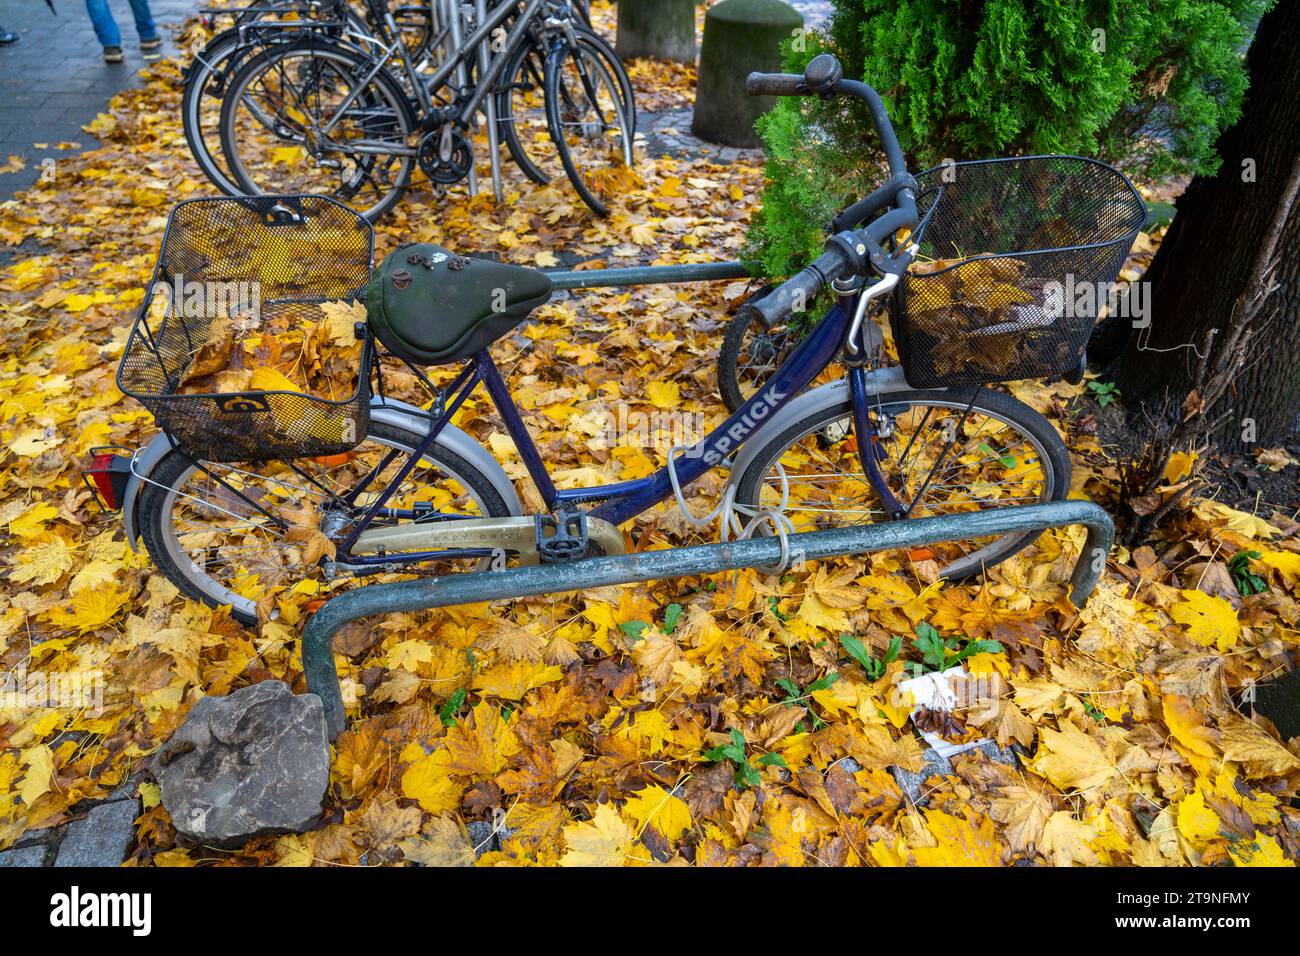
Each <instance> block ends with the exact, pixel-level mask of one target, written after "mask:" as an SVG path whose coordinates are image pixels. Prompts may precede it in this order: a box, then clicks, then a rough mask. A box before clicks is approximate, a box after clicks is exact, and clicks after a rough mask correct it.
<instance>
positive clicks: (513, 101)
mask: <svg viewBox="0 0 1300 956" xmlns="http://www.w3.org/2000/svg"><path fill="white" fill-rule="evenodd" d="M577 32H578V34H579V35H581V36H582V37H584V38H585V39H587V40H588V41H590V42H591V44H592V49H593V50H594V51H599V53H600V55H601V56H602V57H603V58H604V60H605V65H606V66H607V67H608V68H609V71H610V73H611V75H613V76H614V77H615V78H616V79H617V80H618V83H619V87H620V91H621V94H620V99H621V101H622V103H623V112H624V114H625V116H626V117H627V121H628V126H629V128H630V129H631V130H632V132H633V134H634V135H635V133H636V99H635V94H634V93H633V90H632V80H631V79H630V78H629V77H628V75H627V71H626V70H625V69H624V68H623V64H622V62H621V61H620V60H619V58H618V55H617V54H616V53H615V52H614V48H613V47H611V46H610V45H609V44H608V43H606V42H605V41H604V40H603V39H602V38H601V37H599V36H597V35H596V34H594V33H589V32H588V31H586V30H583V29H581V28H578V30H577ZM502 76H503V77H505V80H504V82H503V83H502V84H501V85H500V86H499V87H498V89H497V91H496V94H495V95H496V102H497V124H498V126H499V127H500V133H501V139H502V141H503V142H504V143H505V144H506V148H507V149H508V150H509V151H510V157H511V158H512V159H513V160H514V161H515V163H516V165H518V166H519V168H520V169H521V170H523V172H524V175H525V176H527V177H528V178H529V179H531V180H532V181H533V182H535V183H538V184H539V185H542V186H545V185H546V184H547V183H549V182H550V181H551V180H552V179H555V178H556V177H558V176H563V175H566V173H565V171H564V165H563V163H562V162H561V161H560V156H559V153H558V152H557V151H556V148H555V142H554V140H552V139H551V130H550V121H549V119H548V118H547V112H546V98H545V79H546V55H545V53H544V52H543V50H542V49H541V48H540V47H538V45H537V44H536V43H531V42H529V43H522V44H520V45H519V48H518V49H517V50H515V52H514V53H513V54H512V55H511V60H510V63H509V64H507V66H506V68H505V70H504V71H503V72H502Z"/></svg>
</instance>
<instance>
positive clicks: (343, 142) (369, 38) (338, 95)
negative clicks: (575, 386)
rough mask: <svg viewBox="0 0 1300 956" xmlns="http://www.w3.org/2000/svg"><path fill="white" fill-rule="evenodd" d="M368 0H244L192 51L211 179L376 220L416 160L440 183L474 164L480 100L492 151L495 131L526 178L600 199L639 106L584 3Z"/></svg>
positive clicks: (193, 98) (189, 85) (615, 179)
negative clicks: (279, 0)
mask: <svg viewBox="0 0 1300 956" xmlns="http://www.w3.org/2000/svg"><path fill="white" fill-rule="evenodd" d="M362 6H363V9H364V14H359V13H358V12H357V11H355V10H353V9H351V8H350V7H348V6H347V5H346V4H345V3H342V2H329V3H314V4H309V5H307V6H303V5H302V4H301V3H291V4H271V5H267V6H260V7H250V8H247V9H246V10H245V11H242V12H241V13H240V14H239V16H238V18H237V22H236V24H235V26H233V27H231V28H230V29H228V30H225V31H222V32H221V33H219V34H217V35H216V36H215V37H214V38H213V39H212V40H211V41H210V42H209V43H208V45H207V46H206V47H205V48H204V50H203V51H201V53H200V54H198V55H197V56H196V58H195V62H194V64H193V65H192V66H191V68H190V69H189V71H188V72H187V78H186V91H185V97H184V100H183V103H182V112H183V120H184V125H185V132H186V138H187V141H188V142H189V144H190V148H191V150H192V152H193V153H194V155H195V159H196V160H197V161H198V163H199V165H200V167H201V168H202V169H203V171H204V173H205V174H206V175H207V176H208V178H209V179H210V180H212V182H213V183H214V185H216V186H217V187H218V188H219V189H221V190H222V191H223V192H225V193H227V194H228V195H262V194H285V193H307V192H310V193H314V194H320V195H329V196H333V197H334V198H337V199H339V200H341V201H343V202H345V203H347V204H349V205H351V206H353V207H355V208H357V209H358V210H360V211H361V212H362V213H363V214H364V215H365V216H366V217H367V218H368V219H371V220H374V219H376V218H378V217H379V216H382V215H383V214H384V213H385V212H387V211H389V210H390V209H392V208H393V206H394V205H395V204H396V203H397V202H398V201H399V200H400V198H401V196H402V194H403V192H404V191H405V190H406V189H407V188H408V186H409V185H410V183H411V179H412V175H413V173H414V170H415V168H416V167H419V168H420V169H421V170H422V171H423V172H424V173H425V175H426V176H427V177H428V178H429V179H430V180H431V181H432V182H434V183H438V184H440V185H453V184H456V183H459V182H462V181H464V180H466V179H468V178H470V177H471V176H472V175H473V170H474V166H475V161H476V159H477V157H476V156H475V152H474V132H475V130H476V128H478V122H479V118H480V114H483V115H485V116H486V117H487V120H488V123H487V133H488V137H487V138H488V146H489V151H490V152H491V154H492V155H491V157H490V158H491V159H492V160H493V161H494V162H495V158H496V152H497V145H498V143H502V144H504V145H505V146H506V148H507V150H508V152H509V155H510V156H511V158H512V159H513V160H514V161H515V163H516V164H517V165H518V166H519V167H520V168H521V169H522V170H523V172H524V173H525V175H526V176H528V177H529V178H530V179H532V180H533V181H534V182H538V183H541V184H545V183H547V182H549V181H551V180H552V179H553V178H556V177H558V176H561V175H564V176H567V177H568V178H569V180H570V181H571V182H572V183H573V185H574V187H575V189H576V190H577V192H578V194H579V196H580V197H581V198H582V199H583V201H584V202H586V203H587V205H589V206H590V207H591V208H592V209H593V210H594V211H596V212H597V213H600V214H602V215H603V214H604V213H606V212H607V211H608V200H609V198H610V196H612V195H613V194H614V192H615V191H616V189H617V186H618V184H619V182H621V177H620V176H619V175H618V173H619V171H620V170H623V169H626V168H627V167H628V166H630V165H631V163H632V159H633V156H632V146H633V137H634V133H635V126H636V110H635V103H634V101H633V93H632V85H631V81H630V80H629V79H628V77H627V73H626V71H625V70H624V69H623V66H622V64H621V63H620V62H619V60H618V57H617V56H616V55H615V54H614V51H613V49H612V48H611V47H610V46H609V44H608V43H606V42H605V41H604V40H603V39H602V38H600V37H599V36H597V35H596V34H595V33H594V32H592V30H591V29H590V26H589V24H588V21H587V17H586V11H585V7H584V6H582V5H580V4H571V3H569V2H559V0H504V2H499V3H496V4H494V5H489V4H487V3H486V2H484V0H479V2H478V3H477V4H475V5H473V6H470V5H461V4H456V3H454V2H453V0H435V2H434V3H433V4H432V5H430V6H429V7H427V8H425V7H410V6H397V7H391V8H390V7H389V6H386V5H385V4H384V3H383V0H364V3H363V4H362ZM467 11H472V14H473V15H467ZM218 144H219V148H218Z"/></svg>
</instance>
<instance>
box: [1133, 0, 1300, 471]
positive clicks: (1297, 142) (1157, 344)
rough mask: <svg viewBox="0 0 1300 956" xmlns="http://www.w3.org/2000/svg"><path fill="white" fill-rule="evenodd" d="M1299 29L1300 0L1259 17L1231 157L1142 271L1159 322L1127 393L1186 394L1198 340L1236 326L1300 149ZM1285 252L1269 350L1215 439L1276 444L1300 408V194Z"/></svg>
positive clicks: (1265, 339) (1252, 366)
mask: <svg viewBox="0 0 1300 956" xmlns="http://www.w3.org/2000/svg"><path fill="white" fill-rule="evenodd" d="M1298 39H1300V3H1296V2H1283V3H1279V4H1277V6H1275V7H1274V8H1273V10H1272V11H1271V12H1270V13H1268V14H1267V15H1266V16H1265V17H1264V18H1263V20H1262V21H1261V22H1260V24H1259V30H1258V31H1257V33H1256V35H1255V40H1254V42H1253V43H1252V44H1251V47H1250V51H1249V53H1248V55H1247V59H1246V65H1247V69H1248V71H1249V74H1250V88H1249V91H1248V92H1247V94H1246V102H1245V105H1244V107H1243V110H1242V115H1241V118H1240V119H1239V120H1238V121H1237V123H1236V125H1234V126H1233V127H1232V128H1230V129H1228V130H1227V131H1225V132H1224V133H1223V135H1222V136H1221V137H1220V139H1219V144H1218V146H1219V155H1220V156H1221V157H1222V159H1223V165H1222V167H1221V168H1220V170H1219V173H1218V175H1216V176H1213V177H1201V176H1198V177H1196V178H1195V179H1193V180H1192V182H1191V184H1190V185H1189V186H1188V187H1187V191H1186V192H1185V193H1184V194H1183V195H1182V197H1180V198H1179V200H1178V204H1177V208H1178V213H1177V216H1176V218H1175V219H1174V221H1173V224H1172V225H1171V226H1170V227H1169V231H1168V232H1167V233H1166V234H1165V239H1164V242H1163V243H1162V244H1161V247H1160V251H1159V252H1157V253H1156V256H1155V259H1154V260H1153V261H1152V263H1151V268H1150V269H1149V270H1148V272H1147V274H1146V276H1144V277H1143V278H1144V280H1145V281H1147V282H1149V283H1150V290H1151V304H1152V314H1151V327H1150V328H1149V329H1146V330H1140V329H1135V330H1133V331H1132V332H1131V333H1130V334H1129V337H1128V344H1127V346H1126V348H1125V352H1124V355H1123V358H1122V361H1121V364H1120V368H1119V374H1118V381H1119V385H1120V391H1121V393H1122V394H1123V395H1124V397H1125V399H1126V400H1130V401H1131V400H1138V401H1143V402H1155V403H1161V402H1165V401H1173V402H1181V401H1182V399H1183V398H1184V397H1185V396H1186V394H1187V392H1188V389H1189V387H1190V380H1191V377H1192V375H1193V374H1194V373H1195V369H1196V365H1197V357H1196V352H1195V350H1194V348H1199V345H1200V343H1201V342H1202V341H1204V338H1205V335H1206V333H1207V332H1208V331H1209V330H1210V329H1219V330H1220V332H1221V333H1225V332H1226V331H1227V326H1228V323H1229V320H1230V319H1231V317H1232V308H1233V303H1234V302H1235V301H1236V299H1237V297H1238V296H1240V295H1241V294H1242V292H1243V291H1244V286H1245V285H1246V283H1247V279H1248V276H1249V273H1250V269H1251V264H1252V262H1253V259H1254V256H1255V252H1256V250H1257V249H1258V247H1259V243H1260V239H1261V236H1262V234H1263V233H1264V232H1265V231H1267V229H1268V228H1269V226H1270V224H1272V222H1273V219H1274V216H1275V215H1276V211H1277V207H1278V203H1279V201H1280V198H1281V195H1282V193H1283V190H1284V189H1285V188H1286V185H1287V181H1288V178H1289V176H1290V172H1291V168H1292V166H1293V164H1294V163H1295V161H1296V157H1297V155H1298V154H1300V69H1297V68H1296V65H1295V50H1296V43H1297V40H1298ZM1277 254H1278V264H1277V269H1276V271H1275V272H1274V273H1273V275H1272V279H1273V281H1274V282H1275V283H1277V284H1278V288H1277V290H1276V291H1275V292H1274V293H1273V296H1272V297H1271V298H1270V299H1269V300H1268V302H1267V303H1266V304H1265V306H1264V308H1263V310H1262V312H1261V313H1260V314H1259V317H1258V318H1257V320H1256V324H1257V325H1259V326H1260V327H1262V328H1264V329H1265V331H1264V332H1263V334H1262V335H1261V336H1260V338H1259V340H1258V342H1259V347H1258V349H1257V352H1258V353H1259V354H1257V355H1253V356H1251V357H1250V359H1249V360H1248V366H1247V368H1246V369H1245V370H1244V371H1243V372H1242V373H1241V374H1240V375H1239V376H1238V378H1237V380H1236V381H1235V382H1234V383H1233V388H1232V389H1231V390H1230V391H1229V393H1228V394H1227V395H1226V396H1225V397H1224V399H1223V400H1222V401H1221V402H1220V406H1221V407H1219V408H1215V409H1207V410H1206V415H1207V416H1208V417H1209V420H1211V421H1214V420H1217V419H1218V418H1220V417H1221V416H1223V415H1225V414H1227V413H1228V411H1229V410H1231V416H1230V417H1229V418H1228V419H1227V423H1226V424H1225V425H1224V426H1223V432H1222V433H1221V434H1219V435H1218V436H1216V437H1217V438H1218V439H1219V440H1220V442H1221V444H1222V446H1223V447H1225V448H1228V449H1232V450H1244V449H1246V448H1249V447H1250V446H1252V445H1256V447H1258V446H1259V445H1268V444H1272V443H1275V442H1277V441H1278V440H1280V439H1281V438H1283V437H1285V436H1286V435H1287V434H1288V433H1289V432H1290V431H1291V430H1292V429H1293V428H1294V427H1295V426H1296V418H1297V415H1298V414H1300V204H1297V205H1296V207H1294V208H1293V209H1292V210H1291V213H1290V215H1289V216H1288V218H1287V220H1286V222H1285V224H1284V225H1283V227H1282V232H1281V241H1280V242H1279V244H1278V253H1277ZM1262 323H1267V325H1262ZM1223 337H1224V336H1223V335H1222V334H1221V335H1220V336H1219V339H1218V340H1219V341H1220V342H1221V341H1222V340H1223ZM1256 443H1259V445H1257V444H1256Z"/></svg>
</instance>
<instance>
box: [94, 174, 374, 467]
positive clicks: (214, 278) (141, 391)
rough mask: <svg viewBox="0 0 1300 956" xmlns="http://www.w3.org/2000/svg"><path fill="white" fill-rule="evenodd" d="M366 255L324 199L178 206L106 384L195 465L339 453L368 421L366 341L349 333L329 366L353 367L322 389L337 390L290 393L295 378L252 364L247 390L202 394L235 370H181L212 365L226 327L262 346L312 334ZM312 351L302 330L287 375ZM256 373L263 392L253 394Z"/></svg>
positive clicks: (365, 264) (360, 287)
mask: <svg viewBox="0 0 1300 956" xmlns="http://www.w3.org/2000/svg"><path fill="white" fill-rule="evenodd" d="M373 254H374V230H373V228H372V227H371V225H370V223H368V222H367V221H366V220H365V219H364V218H363V217H361V216H360V215H358V214H357V213H355V212H353V211H352V210H351V209H349V208H348V207H347V206H344V205H343V204H341V203H338V202H335V201H334V200H332V199H327V198H325V197H323V196H255V197H240V198H224V197H223V198H212V199H207V198H205V199H191V200H187V201H185V202H182V203H180V204H178V205H177V206H176V207H175V208H174V209H173V210H172V213H171V216H170V218H169V219H168V221H167V230H166V232H165V233H164V234H163V244H162V250H161V251H160V252H159V254H158V263H157V266H156V267H155V269H154V275H153V280H152V282H151V283H150V285H149V289H148V290H147V292H146V294H145V298H144V301H143V303H142V304H141V306H140V312H139V315H138V316H137V318H136V321H135V325H134V326H133V327H132V329H131V335H130V337H129V338H128V340H127V344H126V351H125V354H124V355H123V356H122V363H121V365H120V366H119V367H118V371H117V384H118V387H119V388H120V389H121V390H122V391H123V392H124V393H126V394H127V395H130V396H131V397H132V398H134V399H136V400H138V401H139V402H140V403H141V404H143V405H144V406H145V407H146V408H148V409H149V411H150V412H152V413H153V415H154V417H155V418H156V419H157V420H158V424H159V426H160V427H161V428H162V429H163V430H164V431H165V432H167V433H168V434H169V435H170V436H171V437H172V439H173V441H175V442H176V443H177V444H178V445H180V447H181V448H182V449H184V450H185V451H186V452H187V453H188V454H190V455H191V456H193V457H194V458H197V459H201V460H205V461H222V462H228V461H268V460H271V459H277V458H281V459H287V458H307V457H316V456H323V455H335V454H340V453H342V452H346V451H349V450H350V449H352V448H354V447H356V445H357V444H358V443H359V442H360V441H361V440H362V439H363V438H364V437H365V435H366V430H367V428H368V426H369V423H370V377H369V370H370V363H371V360H372V359H371V346H370V340H369V336H365V337H364V338H363V341H362V343H361V344H360V346H359V347H358V346H357V345H356V343H355V342H354V341H353V340H351V339H347V340H346V341H347V342H348V344H349V345H350V346H351V348H350V349H348V350H344V354H346V355H347V356H348V358H349V360H348V361H346V362H343V361H342V360H340V359H338V358H335V359H334V362H335V366H336V367H339V368H342V367H343V366H344V365H346V366H347V368H343V371H345V372H351V371H354V372H355V386H353V385H352V384H351V382H349V381H346V380H344V384H343V385H342V386H340V387H338V388H335V387H334V386H333V385H331V387H330V388H329V389H321V390H322V391H338V392H340V393H341V394H307V393H306V392H302V391H291V390H289V389H288V388H284V387H281V385H293V384H295V383H296V382H297V381H298V380H297V379H289V378H288V377H286V376H284V375H282V374H279V370H278V369H277V370H276V372H275V373H274V374H273V373H271V372H268V371H266V370H265V369H253V370H252V371H250V372H249V374H248V377H247V380H248V387H246V388H235V389H231V390H226V389H224V388H215V389H213V390H211V391H207V390H205V389H206V388H207V385H208V383H213V384H215V385H218V386H221V385H225V384H229V383H231V382H242V381H243V378H244V377H243V376H242V375H240V374H234V375H230V374H228V375H226V376H224V378H223V377H222V376H220V375H219V374H217V375H206V376H199V377H197V378H196V379H195V380H194V381H190V380H188V379H187V376H188V377H191V378H192V377H194V376H195V373H196V372H201V371H204V369H202V368H199V367H198V364H199V363H202V362H207V363H208V364H215V363H211V362H210V359H209V358H208V357H210V356H211V355H212V353H213V352H214V350H215V351H219V350H220V349H221V348H222V347H224V344H225V342H226V341H228V340H229V339H228V337H229V336H230V335H231V334H232V333H231V328H232V324H233V326H234V327H235V328H236V329H238V330H239V333H240V334H241V335H245V336H254V337H256V336H258V335H262V336H263V338H262V339H261V343H262V344H263V345H264V347H265V349H266V350H274V349H276V348H277V347H278V346H277V343H276V341H272V339H271V337H270V336H269V330H271V329H276V330H290V331H292V332H294V333H295V334H296V333H297V332H302V331H304V330H311V329H318V328H319V323H320V322H321V321H322V316H323V314H324V313H323V311H322V308H321V306H322V304H323V303H327V302H334V301H343V302H348V301H351V300H360V301H364V299H365V287H366V284H367V282H368V281H369V279H370V271H371V262H372V258H373ZM159 296H163V297H165V298H161V299H160V298H159ZM254 344H255V346H256V345H257V342H256V341H255V343H254ZM315 344H316V343H315V340H313V344H312V346H311V348H309V347H308V344H307V339H306V337H305V334H304V337H303V338H302V339H301V346H300V347H301V354H300V356H299V361H298V362H297V364H296V365H295V368H294V369H291V371H295V370H296V369H297V368H298V367H299V366H302V365H303V364H305V363H306V362H307V361H308V359H311V360H312V361H319V360H320V358H319V355H318V354H317V351H318V350H317V349H316V347H315ZM353 351H355V352H356V354H355V355H353V354H352V352H353ZM309 352H310V353H311V354H310V355H309V354H308V353H309ZM241 358H242V353H241ZM261 358H262V356H261V355H260V354H259V355H258V359H259V360H260V359H261ZM219 360H220V359H219V357H218V362H219ZM267 361H268V363H269V364H273V363H274V357H271V358H269V359H268V360H267ZM354 362H355V366H356V367H355V370H352V369H351V368H350V366H351V365H352V364H354ZM255 376H257V377H255ZM267 379H270V380H271V381H272V384H273V385H274V386H275V387H271V388H267V387H265V386H263V387H260V388H259V387H257V383H259V381H260V382H265V381H266V380H267ZM187 391H198V394H187V393H186V392H187Z"/></svg>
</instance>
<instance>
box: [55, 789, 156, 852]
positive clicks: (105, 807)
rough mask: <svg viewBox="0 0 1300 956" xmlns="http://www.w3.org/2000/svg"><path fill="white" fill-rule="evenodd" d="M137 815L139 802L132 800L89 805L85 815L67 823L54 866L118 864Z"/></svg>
mask: <svg viewBox="0 0 1300 956" xmlns="http://www.w3.org/2000/svg"><path fill="white" fill-rule="evenodd" d="M139 815H140V805H139V804H138V803H137V802H136V801H134V800H114V801H112V802H111V803H101V804H99V805H98V806H95V807H93V808H91V811H90V813H88V814H87V815H86V816H85V817H84V818H82V819H80V820H74V821H73V822H72V823H71V824H70V825H69V826H68V835H67V836H65V837H64V838H63V842H62V843H61V844H60V845H59V855H58V856H57V857H56V858H55V860H54V865H55V866H121V865H122V861H123V860H125V859H126V851H127V848H128V847H129V846H130V845H131V838H132V837H134V836H135V818H136V817H138V816H139Z"/></svg>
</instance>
